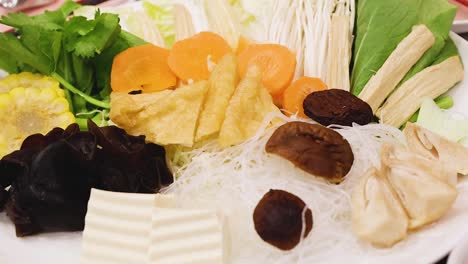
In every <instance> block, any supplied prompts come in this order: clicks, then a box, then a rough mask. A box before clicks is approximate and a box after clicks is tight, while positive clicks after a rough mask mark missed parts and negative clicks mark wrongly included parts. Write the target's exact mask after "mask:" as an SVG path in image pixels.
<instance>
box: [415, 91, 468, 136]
mask: <svg viewBox="0 0 468 264" xmlns="http://www.w3.org/2000/svg"><path fill="white" fill-rule="evenodd" d="M417 124H418V125H420V126H422V127H425V128H427V129H429V130H431V131H433V132H435V133H437V134H439V135H441V136H443V137H446V138H447V139H449V140H452V141H455V142H459V141H461V140H464V139H466V137H468V120H466V119H461V118H460V119H457V118H456V117H455V116H453V115H451V114H449V113H447V112H444V111H443V110H441V109H440V108H439V106H437V105H436V104H435V103H434V101H432V100H431V99H430V98H427V99H425V100H424V101H423V103H422V105H421V110H420V113H419V117H418V121H417Z"/></svg>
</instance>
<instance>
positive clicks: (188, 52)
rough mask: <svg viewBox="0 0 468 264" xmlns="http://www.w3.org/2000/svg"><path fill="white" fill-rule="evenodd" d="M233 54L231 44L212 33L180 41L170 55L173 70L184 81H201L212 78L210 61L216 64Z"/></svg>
mask: <svg viewBox="0 0 468 264" xmlns="http://www.w3.org/2000/svg"><path fill="white" fill-rule="evenodd" d="M230 52H232V50H231V47H230V46H229V44H228V43H227V42H226V41H225V40H224V39H223V38H222V37H221V36H219V35H217V34H215V33H212V32H201V33H198V34H197V35H194V36H192V37H190V38H187V39H184V40H181V41H178V42H176V43H175V44H174V46H173V47H172V50H171V51H170V53H169V58H168V64H169V67H170V68H171V70H172V71H173V72H174V73H175V74H176V75H177V77H179V78H180V79H182V80H183V81H185V82H187V81H188V80H190V79H191V80H193V81H201V80H207V79H208V78H209V77H210V71H209V70H208V60H210V61H211V62H214V63H218V61H219V60H220V59H221V58H222V57H224V55H226V54H227V53H230Z"/></svg>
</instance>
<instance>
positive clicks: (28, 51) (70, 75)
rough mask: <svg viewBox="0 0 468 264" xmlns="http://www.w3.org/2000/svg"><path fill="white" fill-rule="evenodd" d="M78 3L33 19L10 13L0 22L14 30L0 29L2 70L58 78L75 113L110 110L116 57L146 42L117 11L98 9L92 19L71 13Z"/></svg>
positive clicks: (67, 3) (77, 6) (0, 65)
mask: <svg viewBox="0 0 468 264" xmlns="http://www.w3.org/2000/svg"><path fill="white" fill-rule="evenodd" d="M79 7H80V5H79V4H77V3H75V2H73V1H67V2H65V3H64V4H63V6H62V7H61V8H60V9H58V10H56V11H52V12H45V13H43V14H40V15H37V16H32V17H29V16H27V15H25V14H23V13H11V14H8V15H6V16H3V17H1V18H0V23H2V24H5V25H8V26H11V27H13V28H15V31H14V32H11V33H0V69H3V70H5V71H7V72H9V73H18V72H22V71H32V72H39V73H42V74H44V75H49V76H52V77H54V78H55V79H57V80H58V81H59V82H60V83H61V84H62V87H63V88H64V89H65V90H66V94H67V99H68V100H69V103H70V107H71V108H72V111H73V112H74V113H75V114H77V113H81V114H82V113H90V115H91V116H86V118H92V117H93V115H96V110H98V112H99V110H103V109H108V108H110V104H109V95H110V91H111V89H110V73H111V68H112V61H113V58H114V57H115V56H116V55H117V54H118V53H120V52H122V51H124V50H125V49H127V48H129V47H133V46H138V45H142V44H145V41H143V40H141V39H139V38H138V37H136V36H134V35H132V34H130V33H128V32H125V31H123V30H122V29H121V27H120V25H119V17H118V16H117V15H115V14H108V13H100V12H99V11H98V12H96V14H95V17H94V19H93V20H87V19H86V18H85V17H81V16H75V17H71V18H69V17H70V15H71V14H72V12H73V11H74V10H76V9H77V8H79Z"/></svg>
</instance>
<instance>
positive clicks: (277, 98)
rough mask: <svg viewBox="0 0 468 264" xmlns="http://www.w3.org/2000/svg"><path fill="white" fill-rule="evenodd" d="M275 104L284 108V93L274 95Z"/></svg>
mask: <svg viewBox="0 0 468 264" xmlns="http://www.w3.org/2000/svg"><path fill="white" fill-rule="evenodd" d="M272 97H273V103H274V104H275V105H276V106H277V107H279V108H281V107H282V106H283V93H280V94H275V95H272Z"/></svg>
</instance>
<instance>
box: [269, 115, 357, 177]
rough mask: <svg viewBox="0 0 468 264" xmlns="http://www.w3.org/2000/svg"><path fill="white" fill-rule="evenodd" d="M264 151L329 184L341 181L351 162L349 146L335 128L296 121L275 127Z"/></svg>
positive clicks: (352, 160)
mask: <svg viewBox="0 0 468 264" xmlns="http://www.w3.org/2000/svg"><path fill="white" fill-rule="evenodd" d="M265 150H266V152H268V153H273V154H276V155H279V156H281V157H283V158H285V159H287V160H289V161H291V162H292V163H294V165H296V166H297V167H299V168H301V169H302V170H304V171H306V172H308V173H310V174H313V175H315V176H319V177H322V178H325V179H326V180H328V181H329V182H332V183H340V182H341V181H342V180H343V178H344V177H345V176H346V174H348V172H349V170H350V169H351V167H352V165H353V162H354V155H353V151H352V149H351V146H350V145H349V143H348V141H347V140H346V139H344V138H343V137H342V136H341V135H340V134H338V133H337V132H336V131H334V130H333V129H330V128H327V127H324V126H321V125H318V124H309V123H305V122H299V121H296V122H289V123H286V124H284V125H282V126H280V127H279V128H278V129H276V131H275V132H274V133H273V135H272V136H271V137H270V139H269V140H268V142H267V144H266V146H265Z"/></svg>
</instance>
